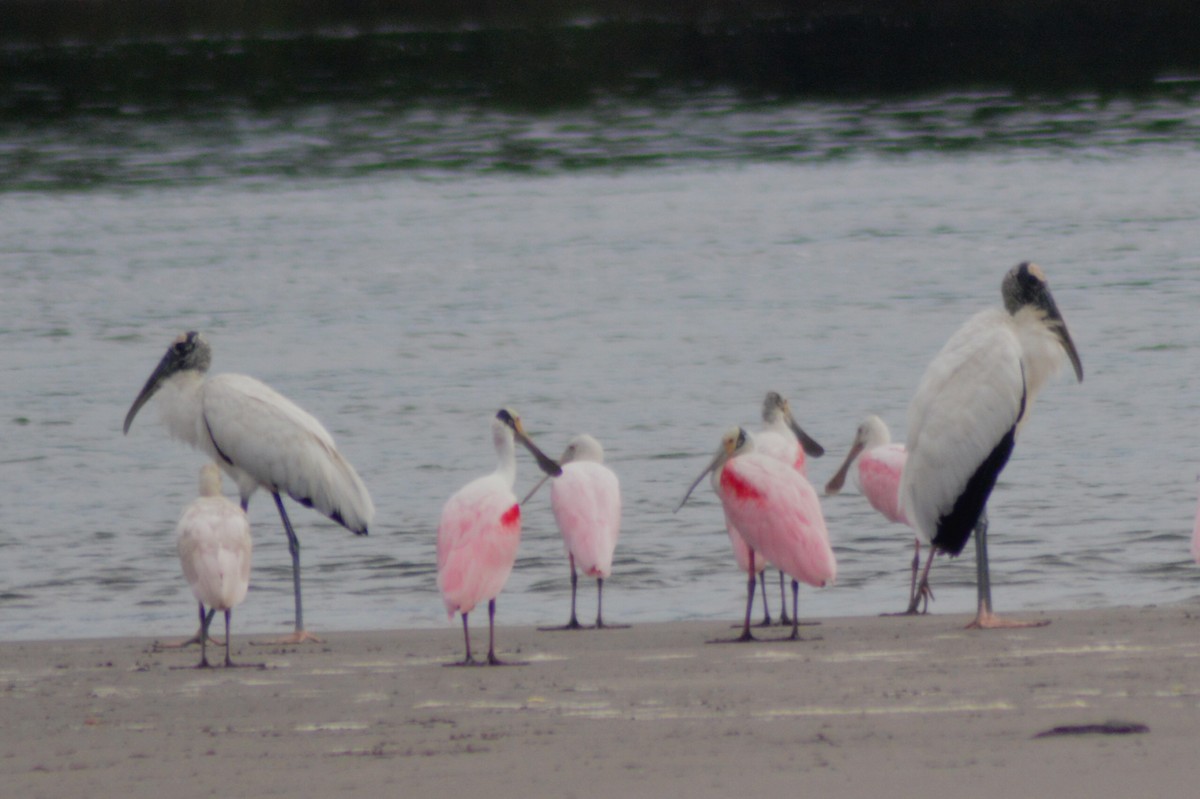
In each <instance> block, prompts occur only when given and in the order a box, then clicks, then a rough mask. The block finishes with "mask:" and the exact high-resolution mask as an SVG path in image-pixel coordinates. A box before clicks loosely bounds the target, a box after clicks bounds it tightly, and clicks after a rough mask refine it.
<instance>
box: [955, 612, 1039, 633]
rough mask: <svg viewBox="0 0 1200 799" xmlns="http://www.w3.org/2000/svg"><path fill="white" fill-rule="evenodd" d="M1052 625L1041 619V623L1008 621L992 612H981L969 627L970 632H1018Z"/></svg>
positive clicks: (1018, 620)
mask: <svg viewBox="0 0 1200 799" xmlns="http://www.w3.org/2000/svg"><path fill="white" fill-rule="evenodd" d="M1049 623H1050V620H1049V619H1041V620H1039V621H1025V620H1022V619H1006V618H1004V617H1003V616H997V615H996V614H995V613H992V612H991V611H984V610H981V611H979V614H978V615H976V616H975V619H974V620H973V621H972V622H971V623H970V624H968V625H967V629H968V630H1017V629H1022V628H1025V627H1045V626H1046V625H1047V624H1049Z"/></svg>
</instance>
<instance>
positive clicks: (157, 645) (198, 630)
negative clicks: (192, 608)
mask: <svg viewBox="0 0 1200 799" xmlns="http://www.w3.org/2000/svg"><path fill="white" fill-rule="evenodd" d="M197 604H199V603H197ZM203 634H204V605H200V626H199V627H198V628H196V634H195V635H193V636H192V637H191V638H189V639H187V640H186V641H176V642H174V643H169V644H164V643H161V642H159V641H155V642H154V645H153V646H152V647H151V649H153V650H154V651H155V652H157V651H159V650H160V649H183V648H184V647H185V646H191V645H192V644H198V643H200V636H202V635H203ZM208 640H209V641H211V642H212V643H213V644H214V645H216V646H220V645H221V642H220V641H218V640H217V639H216V638H213V637H212V636H209V638H208Z"/></svg>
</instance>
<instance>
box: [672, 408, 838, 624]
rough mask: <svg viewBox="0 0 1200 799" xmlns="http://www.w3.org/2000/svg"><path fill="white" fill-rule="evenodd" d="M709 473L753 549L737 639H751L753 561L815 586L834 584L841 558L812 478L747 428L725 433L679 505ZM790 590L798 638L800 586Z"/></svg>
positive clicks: (729, 517)
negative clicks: (765, 449) (765, 448)
mask: <svg viewBox="0 0 1200 799" xmlns="http://www.w3.org/2000/svg"><path fill="white" fill-rule="evenodd" d="M710 473H711V474H712V486H713V490H714V491H715V492H716V493H717V496H718V497H720V499H721V505H722V506H723V507H724V509H725V517H726V519H727V521H728V522H729V523H730V524H732V525H734V526H735V527H736V528H737V529H738V532H740V533H741V535H742V537H743V538H744V539H745V540H746V544H747V546H748V547H749V548H750V566H751V568H750V572H749V573H750V577H749V580H748V582H747V601H746V616H745V620H744V623H743V625H742V636H741V637H740V638H739V639H737V640H739V641H752V640H754V636H752V635H751V634H750V613H751V610H752V608H753V606H754V587H755V573H756V572H755V568H754V561H755V560H756V559H757V558H758V557H764V558H766V559H767V560H768V561H770V562H771V563H773V564H775V566H776V567H777V568H779V569H780V570H781V571H783V572H784V573H786V574H787V575H788V576H790V577H791V578H792V579H793V580H794V581H799V582H803V583H806V584H808V585H812V586H824V585H828V584H829V583H832V582H833V580H834V578H835V577H836V576H837V562H836V560H835V558H834V555H833V549H832V548H831V547H830V544H829V533H828V532H827V531H826V529H825V518H824V516H823V515H822V513H821V503H820V500H819V499H818V498H817V492H816V491H814V490H813V487H812V486H811V485H810V484H809V482H808V479H807V478H805V477H804V475H802V474H800V473H799V472H798V471H796V470H795V468H794V467H793V466H792V465H790V464H786V463H783V462H782V461H779V460H776V459H775V458H772V457H770V456H767V455H763V454H762V453H760V452H756V451H755V450H754V440H753V438H752V437H751V435H750V434H749V433H748V432H746V431H745V430H744V429H742V428H740V427H735V428H732V429H730V430H729V431H727V432H726V433H725V435H724V436H722V438H721V446H720V448H718V450H717V453H716V455H715V456H714V457H713V460H712V462H711V463H710V464H709V465H708V467H707V468H705V470H704V471H703V472H701V473H700V476H699V477H697V478H696V480H695V482H693V483H692V485H691V486H690V487H689V488H688V491H687V494H685V495H684V497H683V501H682V502H680V503H679V507H683V504H684V503H685V502H687V499H688V497H689V496H691V493H692V491H693V490H695V488H696V486H697V485H699V484H700V481H701V480H703V479H704V477H705V475H708V474H710ZM676 510H678V508H677V509H676ZM792 590H793V614H792V635H791V637H792V638H793V639H799V637H800V630H799V617H798V616H797V615H796V612H795V611H796V610H797V608H796V607H795V603H796V602H797V601H798V600H797V598H796V597H797V595H798V591H799V586H798V585H796V584H793V586H792Z"/></svg>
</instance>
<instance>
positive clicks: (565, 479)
mask: <svg viewBox="0 0 1200 799" xmlns="http://www.w3.org/2000/svg"><path fill="white" fill-rule="evenodd" d="M558 462H559V465H560V466H561V467H562V474H561V475H559V476H558V477H556V478H554V482H553V483H551V484H550V507H551V509H552V510H553V511H554V521H555V523H556V524H557V525H558V531H559V532H560V533H561V534H562V538H563V545H564V546H565V547H566V550H567V560H568V562H569V563H570V566H571V618H570V620H569V621H568V622H567V623H566V626H564V627H558V628H543V629H562V630H581V629H583V625H582V624H580V623H579V618H578V617H577V616H576V615H575V594H576V587H577V585H578V582H579V576H578V574H577V573H576V567H578V569H579V571H581V572H583V573H584V574H586V575H587V576H589V577H595V578H596V629H603V628H604V627H610V628H611V627H624V626H625V625H611V624H610V625H606V624H605V623H604V616H603V612H602V601H603V597H604V580H605V578H607V577H608V576H609V575H611V574H612V562H613V552H615V551H616V548H617V537H618V536H620V534H621V485H620V482H619V481H618V480H617V475H616V474H615V473H613V470H612V469H610V468H608V467H607V466H605V465H604V447H602V446H600V442H599V441H597V440H596V439H595V438H593V437H592V436H590V435H588V434H587V433H580V434H579V435H577V436H575V437H574V438H572V439H571V440H570V441H569V442H567V448H566V450H565V451H564V452H563V455H562V457H561V458H559V461H558ZM548 479H550V478H549V477H548V476H547V477H543V478H542V479H541V480H539V481H538V484H537V485H535V486H534V487H533V489H532V490H531V491H530V492H529V494H528V495H526V497H525V499H523V500H521V504H525V503H526V502H528V501H529V499H530V498H531V497H532V496H533V495H534V494H535V493H536V492H537V490H538V489H539V488H541V486H542V483H544V482H546V480H548Z"/></svg>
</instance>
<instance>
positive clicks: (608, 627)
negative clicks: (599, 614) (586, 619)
mask: <svg viewBox="0 0 1200 799" xmlns="http://www.w3.org/2000/svg"><path fill="white" fill-rule="evenodd" d="M629 626H630V625H628V624H605V623H604V622H602V621H597V622H596V626H595V627H592V628H591V629H593V630H628V629H629Z"/></svg>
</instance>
